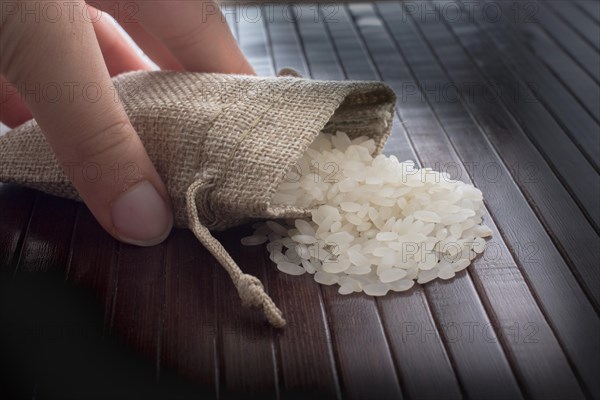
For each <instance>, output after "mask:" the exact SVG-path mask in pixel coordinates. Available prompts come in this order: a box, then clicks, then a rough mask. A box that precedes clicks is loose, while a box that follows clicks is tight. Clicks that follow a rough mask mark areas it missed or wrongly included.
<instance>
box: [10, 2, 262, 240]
mask: <svg viewBox="0 0 600 400" xmlns="http://www.w3.org/2000/svg"><path fill="white" fill-rule="evenodd" d="M94 6H96V7H98V8H99V9H100V10H102V11H104V12H105V13H109V14H111V15H112V16H113V17H114V19H115V20H117V21H118V22H119V23H120V25H121V26H122V27H123V28H124V29H125V30H126V31H127V32H128V33H129V35H130V36H131V37H132V38H133V39H134V40H135V41H136V42H137V44H138V45H139V46H140V47H141V48H142V49H143V50H144V52H145V53H146V54H147V55H148V56H149V57H150V58H151V59H152V60H153V61H154V62H155V63H156V64H157V65H158V66H160V67H161V68H163V69H171V70H187V71H198V72H222V73H238V74H253V73H254V71H253V70H252V67H251V66H250V64H249V63H248V61H247V60H246V58H245V57H244V55H243V54H242V52H241V51H240V49H239V48H238V46H237V44H236V42H235V39H234V38H233V36H232V34H231V32H230V31H229V28H228V26H227V24H226V22H225V21H224V19H223V17H222V15H221V13H220V11H219V9H218V7H217V6H216V5H215V4H214V3H213V2H211V1H189V0H184V1H144V0H141V1H97V2H94ZM0 7H1V8H0V13H1V14H0V17H1V19H0V49H1V55H0V80H1V81H0V84H1V85H2V91H3V93H2V103H1V108H0V119H1V121H2V122H3V123H5V124H7V125H8V126H11V127H14V126H17V125H19V124H21V123H22V122H24V121H26V120H28V119H30V118H31V117H32V116H33V117H34V118H35V119H36V121H37V123H38V124H39V126H40V127H41V129H42V131H43V132H44V135H45V136H46V139H47V140H48V142H49V143H50V146H51V147H52V150H53V151H54V153H55V155H56V157H57V159H58V161H59V163H60V164H61V166H62V167H63V170H65V173H66V172H67V171H69V174H68V176H69V178H70V179H71V180H72V182H73V185H74V186H75V188H76V189H77V191H78V192H79V194H80V196H81V198H82V199H83V201H84V202H85V203H86V204H87V206H88V207H89V209H90V210H91V212H92V213H93V214H94V216H95V217H96V219H97V220H98V222H99V223H100V224H101V225H102V226H103V227H104V229H106V230H107V231H108V232H109V233H110V234H111V235H113V236H114V237H115V238H117V239H119V240H121V241H124V242H128V243H133V244H137V245H142V246H150V245H154V244H157V243H160V242H162V241H163V240H164V239H165V238H166V237H167V235H168V234H169V232H170V230H171V227H172V225H173V213H172V209H171V205H170V200H169V195H168V193H167V189H166V187H165V185H164V183H163V182H162V180H161V178H160V177H159V175H158V174H157V172H156V170H155V168H154V166H153V165H152V163H151V161H150V159H149V158H148V155H147V153H146V151H145V149H144V147H143V146H142V143H141V141H140V139H139V137H138V135H137V134H136V132H135V130H134V129H133V127H132V126H131V123H130V121H129V119H128V117H127V115H126V114H125V111H124V110H123V107H122V105H121V104H120V102H119V101H118V98H117V97H116V96H115V93H116V92H115V89H114V87H113V85H112V82H111V79H110V77H111V76H114V75H117V74H119V73H122V72H126V71H130V70H140V69H151V66H150V65H149V64H148V63H147V62H146V61H145V60H144V59H143V58H142V57H141V56H140V55H139V54H137V52H136V51H135V50H134V48H133V47H131V46H130V44H129V43H128V42H127V40H126V39H125V38H124V37H123V36H122V35H121V33H120V32H119V30H118V29H117V26H116V25H115V24H114V23H113V21H111V20H110V18H108V17H107V15H106V14H105V13H103V12H102V11H98V10H97V9H95V8H93V7H91V6H90V5H88V4H86V3H85V2H84V1H73V0H71V1H65V2H62V1H58V2H43V1H6V0H0ZM90 165H93V166H94V167H95V169H97V171H96V172H98V171H99V172H98V173H99V174H100V177H99V178H97V179H96V176H95V177H94V179H93V180H90V179H85V176H86V175H85V173H84V172H85V171H84V170H85V168H86V167H87V168H88V169H89V166H90ZM98 167H99V169H98ZM115 168H117V169H118V168H128V170H129V171H130V170H131V168H133V169H134V170H135V174H134V177H133V178H134V179H131V178H132V177H131V174H127V178H128V179H127V181H125V180H124V179H122V178H121V179H117V180H115V176H121V175H124V174H115V173H114V169H115ZM95 175H96V174H95Z"/></svg>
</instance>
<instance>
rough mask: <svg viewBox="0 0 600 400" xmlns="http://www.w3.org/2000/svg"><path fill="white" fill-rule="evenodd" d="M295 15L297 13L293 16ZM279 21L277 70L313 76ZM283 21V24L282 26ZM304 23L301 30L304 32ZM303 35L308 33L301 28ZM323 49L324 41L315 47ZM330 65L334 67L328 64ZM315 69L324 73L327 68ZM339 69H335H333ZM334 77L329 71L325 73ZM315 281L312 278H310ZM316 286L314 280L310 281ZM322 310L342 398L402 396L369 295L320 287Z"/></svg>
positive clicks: (278, 10)
mask: <svg viewBox="0 0 600 400" xmlns="http://www.w3.org/2000/svg"><path fill="white" fill-rule="evenodd" d="M283 12H284V11H283V7H281V6H275V7H274V13H275V15H276V16H277V15H282V13H283ZM294 16H295V17H297V16H298V14H294ZM275 21H276V22H275V23H276V24H279V27H278V29H279V30H278V31H276V30H273V29H271V28H270V27H271V24H269V32H270V38H271V42H272V43H273V57H274V61H275V65H276V66H277V68H279V66H281V65H282V64H281V63H282V62H283V63H285V62H291V63H293V65H296V66H297V68H299V72H300V73H302V74H303V75H305V76H311V73H312V68H313V67H316V66H313V65H312V64H310V61H309V60H307V59H306V54H308V52H306V48H305V46H306V45H310V43H305V42H303V41H302V39H301V37H300V36H299V35H298V32H299V31H298V29H299V28H298V27H297V26H294V24H290V23H289V22H287V23H286V22H284V21H283V20H282V19H280V20H277V18H276V19H275ZM284 24H287V26H286V27H285V28H284V27H283V25H284ZM305 28H306V27H303V28H302V29H303V30H304V31H305ZM275 32H280V33H281V34H283V32H285V34H286V35H288V36H291V35H293V36H292V38H293V40H292V39H290V38H289V37H288V38H285V39H284V40H281V39H282V38H281V37H280V36H281V35H277V34H275ZM305 33H306V31H305ZM319 47H320V49H321V51H322V49H323V47H322V45H320V46H319ZM309 53H310V54H311V56H313V57H315V56H317V58H318V59H320V60H323V59H329V60H330V61H331V60H332V58H331V57H326V58H323V57H322V53H319V52H317V51H313V50H311V51H310V52H309ZM332 67H333V66H332ZM316 69H317V70H319V71H321V73H325V72H323V71H325V68H323V67H320V66H319V67H318V68H316ZM336 70H337V71H338V73H339V70H338V69H337V68H334V69H333V70H332V72H331V73H335V72H334V71H336ZM329 76H333V75H329ZM311 283H313V282H311ZM313 284H314V285H317V284H316V283H313ZM321 290H322V293H323V300H324V304H325V311H326V314H327V319H328V323H329V326H330V328H331V331H330V332H331V341H332V344H333V349H334V356H335V360H336V361H337V373H338V375H339V379H340V384H341V394H342V396H343V397H344V398H382V397H387V398H400V397H402V392H401V389H400V384H399V382H398V378H397V376H396V371H395V367H394V362H393V359H392V355H391V353H390V349H389V346H388V344H387V338H386V334H385V332H384V329H383V327H382V325H381V320H380V317H379V314H378V310H377V305H376V304H375V301H374V300H373V299H372V298H367V297H366V296H362V295H358V296H345V297H342V296H340V295H339V294H338V293H337V291H336V289H335V288H333V287H325V288H321Z"/></svg>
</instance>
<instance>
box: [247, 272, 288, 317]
mask: <svg viewBox="0 0 600 400" xmlns="http://www.w3.org/2000/svg"><path fill="white" fill-rule="evenodd" d="M236 288H237V290H238V293H239V295H240V298H241V299H242V305H243V306H244V307H252V308H262V310H263V312H264V314H265V316H266V317H267V319H268V320H269V322H270V323H271V325H273V326H274V327H276V328H281V327H283V326H285V320H284V319H283V317H282V313H281V310H280V309H279V308H278V307H277V306H276V305H275V303H274V302H273V300H271V298H270V297H269V296H268V295H267V294H266V293H265V291H264V287H263V284H262V283H261V282H260V280H259V279H258V278H257V277H255V276H252V275H249V274H242V275H241V276H240V277H239V280H238V281H237V283H236Z"/></svg>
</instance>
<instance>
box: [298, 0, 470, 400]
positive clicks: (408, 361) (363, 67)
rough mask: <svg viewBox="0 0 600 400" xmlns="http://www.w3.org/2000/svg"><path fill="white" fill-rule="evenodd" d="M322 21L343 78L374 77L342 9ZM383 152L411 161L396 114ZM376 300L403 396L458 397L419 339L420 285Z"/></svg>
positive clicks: (424, 320)
mask: <svg viewBox="0 0 600 400" xmlns="http://www.w3.org/2000/svg"><path fill="white" fill-rule="evenodd" d="M323 22H324V27H325V28H326V32H325V33H328V34H329V39H330V40H331V42H332V45H333V46H335V53H336V54H337V55H338V62H339V63H340V64H341V67H342V69H344V70H345V71H348V72H347V74H346V75H345V77H346V78H349V79H357V80H377V79H379V76H378V75H377V72H376V70H375V67H374V66H373V65H372V63H371V61H370V58H369V56H368V54H367V53H366V50H365V49H364V47H363V43H362V42H361V40H360V37H359V36H358V34H357V32H356V30H355V29H354V27H353V25H352V21H351V20H350V18H349V15H348V13H347V12H346V10H345V9H344V8H340V9H339V11H338V12H336V14H335V20H329V19H327V16H326V15H323ZM314 29H321V28H320V27H314V28H313V30H314ZM321 40H323V39H321ZM308 46H309V44H305V47H308ZM309 63H310V58H309ZM384 152H385V153H386V154H395V155H396V156H398V157H399V158H400V159H403V160H406V159H413V160H416V156H415V154H414V152H413V151H412V148H411V146H410V144H409V143H408V140H407V138H406V132H405V131H404V130H403V129H402V127H401V124H400V121H399V120H398V118H397V115H396V116H395V117H394V125H393V127H392V135H391V137H390V139H389V140H388V143H387V144H386V147H385V149H384ZM377 303H378V307H379V309H380V313H381V317H382V323H383V325H384V328H385V331H386V332H387V336H388V340H389V345H390V348H391V350H392V352H393V354H394V359H395V360H396V368H397V369H398V372H399V374H400V380H401V382H402V385H403V389H404V391H405V393H406V394H407V395H408V397H410V398H447V399H451V398H460V397H461V390H460V387H459V384H458V381H457V379H456V377H455V374H454V371H453V368H452V365H451V363H450V359H449V357H448V354H447V352H446V349H445V347H444V344H443V342H442V341H441V340H439V335H438V336H437V339H438V340H423V337H424V336H423V335H424V333H425V332H432V331H433V332H435V331H436V326H435V324H436V322H435V321H434V319H433V315H432V314H431V311H430V309H429V305H428V304H427V298H426V296H425V293H424V290H423V288H422V287H420V286H417V287H415V288H414V289H412V290H411V291H410V292H408V293H403V294H390V295H388V296H386V297H385V298H383V299H378V300H377ZM424 376H427V377H428V378H427V384H425V382H424V381H423V377H424Z"/></svg>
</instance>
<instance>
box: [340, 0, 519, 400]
mask: <svg viewBox="0 0 600 400" xmlns="http://www.w3.org/2000/svg"><path fill="white" fill-rule="evenodd" d="M350 10H351V12H352V14H353V17H354V20H355V22H356V24H357V26H358V29H359V32H360V33H361V34H362V36H363V37H364V38H365V42H366V46H367V48H368V50H369V52H370V55H371V57H372V58H373V60H374V62H375V65H376V66H377V67H380V66H381V67H385V66H386V65H393V66H394V68H393V69H391V68H390V69H388V68H380V73H381V77H382V78H383V79H385V80H386V82H388V83H390V85H391V86H392V88H394V89H395V90H396V92H397V93H401V94H402V93H404V94H406V93H407V92H408V93H414V94H415V95H414V96H405V95H404V96H402V95H401V97H400V98H399V105H398V112H399V113H400V117H401V118H402V120H403V121H404V126H405V127H406V128H407V130H408V132H409V135H410V138H411V142H412V143H413V145H414V146H415V150H416V151H417V154H418V156H419V158H420V159H421V160H422V161H423V164H424V166H431V167H436V164H435V163H438V162H441V163H442V165H444V161H446V162H452V163H453V164H454V165H456V166H458V168H461V167H462V166H461V163H460V160H458V158H456V157H455V156H454V157H452V154H453V152H452V150H451V148H450V146H449V145H448V144H447V140H446V139H445V138H443V137H440V135H442V134H443V133H442V131H441V130H440V127H439V125H438V124H437V122H436V121H435V116H434V115H433V114H431V110H430V109H429V107H428V106H427V104H426V102H425V101H424V97H422V96H423V95H422V94H421V93H420V91H419V88H418V85H417V82H415V81H413V78H412V76H411V74H410V71H409V69H408V67H407V65H406V64H405V62H404V60H403V59H402V57H401V56H400V54H399V53H398V52H397V50H396V49H395V47H394V45H393V43H392V41H391V39H390V37H389V35H388V33H387V32H386V30H385V28H384V26H383V22H382V21H381V19H380V18H379V17H378V16H377V15H376V14H375V12H374V9H373V7H372V6H371V5H357V6H353V5H352V6H350ZM430 155H431V156H432V158H428V157H429V156H430ZM448 156H450V159H449V160H448ZM438 169H439V168H438ZM465 175H466V174H465ZM451 283H452V285H440V284H438V283H432V284H430V285H425V293H426V294H427V296H428V300H429V304H430V305H431V307H432V309H433V315H434V317H435V318H436V319H437V321H438V322H437V323H438V331H439V332H440V334H441V335H442V336H443V338H444V341H445V343H446V346H447V348H448V350H449V351H450V354H451V358H452V360H453V363H454V368H455V371H456V373H457V375H458V378H459V380H460V382H461V386H462V389H463V390H464V392H465V393H466V394H467V396H469V397H474V398H482V397H490V396H491V397H495V396H497V397H498V398H502V397H504V398H506V397H512V398H517V397H520V389H519V387H518V384H517V382H516V381H515V379H514V377H513V373H512V371H511V369H510V366H509V364H508V361H507V359H506V357H505V355H504V352H503V349H502V347H501V345H500V344H499V343H498V342H494V343H487V342H485V341H484V340H482V338H481V337H477V338H476V339H477V340H473V341H471V342H469V341H466V340H465V341H463V340H458V341H457V340H453V338H452V337H450V336H448V334H450V332H449V331H447V330H445V329H444V327H445V326H449V325H452V326H461V327H464V326H465V324H468V323H474V324H478V325H479V324H480V325H481V326H484V325H490V320H489V318H488V316H487V313H486V311H485V309H484V308H483V305H482V304H481V300H480V299H479V297H478V294H477V292H476V291H475V288H474V286H473V283H472V281H471V279H470V278H469V276H468V275H467V274H464V275H462V276H459V277H457V278H456V279H454V280H452V282H451ZM482 354H486V355H485V356H482ZM484 358H485V359H486V360H487V362H486V363H485V365H484V363H481V360H482V359H484ZM475 365H477V366H476V367H475ZM474 371H477V372H476V373H475V372H474Z"/></svg>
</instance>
